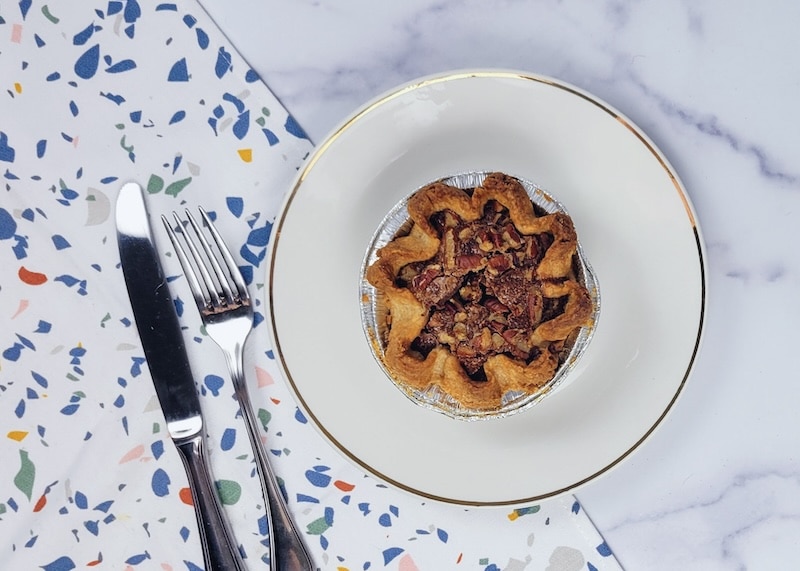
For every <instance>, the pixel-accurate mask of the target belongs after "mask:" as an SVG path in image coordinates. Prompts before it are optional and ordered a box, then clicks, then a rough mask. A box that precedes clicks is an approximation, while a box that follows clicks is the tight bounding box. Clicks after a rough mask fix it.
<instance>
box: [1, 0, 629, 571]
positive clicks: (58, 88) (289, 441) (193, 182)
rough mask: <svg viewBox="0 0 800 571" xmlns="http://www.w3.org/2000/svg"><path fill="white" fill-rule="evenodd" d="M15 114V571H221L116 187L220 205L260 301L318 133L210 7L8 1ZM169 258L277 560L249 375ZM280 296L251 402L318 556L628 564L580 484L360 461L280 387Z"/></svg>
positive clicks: (236, 470)
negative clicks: (185, 463) (447, 481)
mask: <svg viewBox="0 0 800 571" xmlns="http://www.w3.org/2000/svg"><path fill="white" fill-rule="evenodd" d="M0 118H1V119H0V177H1V178H2V189H0V267H2V268H3V270H2V273H1V274H0V276H2V277H0V312H2V318H1V319H2V323H3V327H2V328H0V424H2V426H0V428H1V429H2V430H1V431H0V457H2V459H3V462H1V463H0V538H2V539H0V561H2V562H3V567H4V568H8V569H44V570H45V571H70V570H72V569H87V568H95V567H96V568H97V569H120V570H125V571H131V570H134V569H160V570H164V571H178V570H183V571H194V570H198V569H202V568H203V561H202V555H201V550H200V545H199V543H198V535H197V531H196V523H195V517H194V512H193V508H192V506H191V504H192V499H191V494H190V492H189V489H188V488H187V481H186V477H185V474H184V471H183V467H182V465H181V463H180V460H179V459H178V456H177V454H176V452H175V449H174V447H173V445H172V442H171V441H170V440H169V437H168V435H167V433H166V430H165V426H164V420H163V416H162V414H161V411H160V408H159V405H158V401H157V399H156V397H155V394H154V392H153V387H152V382H151V380H150V376H149V371H148V369H147V367H146V363H145V359H144V356H143V351H142V348H141V345H140V342H139V339H138V337H137V335H136V331H135V327H134V326H133V321H132V315H131V311H130V305H129V302H128V300H127V296H126V294H125V287H124V282H123V278H122V275H121V272H120V269H119V260H118V253H117V244H116V238H115V228H114V223H113V216H112V212H113V205H114V201H115V197H116V193H117V191H118V189H119V187H120V186H121V185H122V184H123V183H124V182H126V181H128V180H136V181H139V182H140V183H141V184H142V185H143V186H144V187H145V188H146V189H147V191H148V193H149V203H150V207H151V211H152V213H153V214H154V215H157V214H159V213H162V212H164V213H166V212H169V211H171V210H173V209H182V208H183V207H191V208H195V207H196V206H197V205H201V204H202V205H203V206H204V207H205V208H206V209H207V210H209V211H210V212H211V214H212V216H213V217H214V218H215V219H216V220H217V225H218V227H219V229H220V231H221V232H222V233H223V235H225V236H226V237H227V238H228V240H229V242H230V243H231V244H232V245H233V246H234V249H235V250H236V253H237V254H238V257H239V259H240V261H241V263H242V271H243V272H244V274H245V276H246V278H247V280H248V283H249V284H250V287H251V288H252V293H253V295H254V297H255V298H256V299H259V300H260V298H261V297H262V295H263V292H264V288H263V275H264V274H265V268H264V263H265V256H266V250H267V245H268V243H269V239H270V234H271V230H272V220H273V219H274V216H275V214H276V212H277V209H278V207H279V205H280V203H281V200H282V197H283V194H284V192H285V190H286V189H287V188H288V186H289V184H290V182H291V179H292V178H293V177H294V175H295V173H296V170H297V169H298V167H299V166H300V165H301V163H302V162H303V160H304V159H305V158H306V157H307V156H308V154H309V152H310V151H311V144H310V142H309V141H308V140H307V138H306V137H305V135H304V133H303V130H302V129H301V127H300V126H299V125H298V124H297V122H296V121H295V120H294V119H293V118H292V117H291V116H290V115H288V113H287V112H286V110H285V109H283V108H282V106H281V105H280V103H279V102H278V101H277V100H276V99H275V97H274V96H273V95H272V93H271V92H270V91H269V90H268V89H267V87H266V86H265V85H264V84H263V83H262V82H261V81H260V79H259V77H258V76H257V74H256V73H255V72H253V70H251V69H249V67H248V66H247V64H246V63H245V62H244V61H243V60H242V59H241V58H240V57H239V56H238V54H237V53H236V51H235V50H234V49H233V47H232V46H231V45H230V44H229V43H228V42H227V40H226V39H225V38H224V37H223V36H222V34H221V33H220V32H219V31H218V30H217V29H216V27H215V26H214V24H213V22H211V21H210V20H209V19H208V17H207V16H206V15H205V13H204V11H203V10H202V8H201V7H200V6H199V5H198V4H196V3H195V2H193V1H192V0H181V1H178V2H145V1H137V0H110V1H103V2H99V1H97V0H95V1H94V2H91V1H89V2H80V3H76V4H70V5H69V7H67V6H66V5H64V4H58V3H56V4H45V3H42V2H35V1H33V0H21V1H19V2H6V3H3V4H2V5H0ZM157 237H158V232H157ZM158 239H161V238H160V237H158ZM161 243H162V245H163V240H162V242H161ZM164 254H165V258H164V259H165V265H166V268H167V271H168V273H169V275H170V282H171V283H172V286H173V288H174V289H173V293H174V295H175V301H176V306H177V307H178V310H179V313H180V314H181V316H182V320H183V324H184V326H185V332H186V337H187V341H188V345H189V350H190V352H191V357H192V359H193V367H194V370H195V371H196V372H198V371H199V372H202V374H201V375H198V388H199V391H200V394H201V401H202V405H203V407H204V410H205V411H206V419H207V422H208V432H209V437H208V438H209V448H210V453H211V455H212V464H213V470H214V474H215V478H216V481H217V488H218V491H219V493H220V496H221V498H222V501H223V503H224V505H225V509H226V511H227V513H228V514H229V516H230V518H231V521H232V524H233V527H234V531H235V533H236V536H237V539H238V540H239V542H240V543H241V548H242V550H243V552H244V553H245V555H246V561H247V564H248V568H249V569H252V570H255V569H268V568H269V562H268V550H267V545H268V541H269V540H268V537H267V527H266V521H265V518H264V514H263V500H262V498H261V497H260V486H259V483H258V479H257V476H256V473H255V469H254V465H253V463H252V459H253V456H252V452H251V451H250V449H249V444H248V439H247V438H246V436H245V435H244V434H242V431H243V430H244V426H243V422H242V419H241V415H240V414H239V412H238V410H237V408H236V405H235V402H234V400H233V398H232V389H231V386H230V382H229V380H228V378H227V373H226V367H225V364H224V362H223V361H222V356H221V354H220V353H219V351H218V350H217V348H216V346H215V345H214V344H213V343H212V342H211V341H209V340H208V339H207V337H206V336H205V333H204V331H203V329H202V327H201V326H200V323H199V319H198V316H197V315H196V312H195V311H194V304H193V303H192V301H191V298H190V297H189V294H188V291H187V290H186V287H185V283H183V278H182V277H181V275H180V270H179V266H177V261H176V260H174V258H173V257H171V255H170V252H169V251H168V250H166V249H165V250H164ZM261 307H262V306H259V307H257V308H256V309H257V311H258V315H257V319H256V322H257V326H256V330H255V332H254V334H253V336H252V337H251V343H250V345H249V352H248V355H247V363H246V366H247V368H248V375H249V379H250V382H251V388H252V397H253V400H254V402H255V404H256V406H257V408H258V418H259V421H260V424H261V426H262V427H263V431H264V432H263V439H264V444H265V446H267V448H268V449H269V451H270V453H271V456H272V460H273V464H274V467H275V470H276V472H277V473H278V475H279V477H280V480H281V485H282V487H283V490H284V492H285V494H286V497H287V498H288V501H289V505H290V509H291V511H292V513H293V515H294V517H295V519H296V522H297V524H298V526H299V529H300V530H301V531H302V533H303V535H304V537H305V539H306V542H307V544H308V546H309V548H310V550H311V553H312V556H313V559H314V561H315V563H316V565H317V566H318V568H320V569H336V570H339V571H356V570H362V571H363V570H368V569H373V570H377V569H391V570H398V571H415V570H427V569H480V570H486V571H491V570H500V569H503V570H505V571H520V570H523V569H549V570H551V571H559V570H560V571H569V570H575V571H577V570H579V569H617V568H618V564H617V562H616V560H615V559H614V556H613V554H612V553H611V551H610V549H609V547H608V546H607V545H606V544H605V542H604V541H603V539H602V538H601V537H600V536H599V534H598V533H597V532H596V530H595V529H594V528H593V527H592V525H591V523H590V522H589V520H588V518H586V516H585V515H584V513H583V511H582V509H581V508H580V506H579V505H578V504H577V503H576V502H574V499H572V498H567V499H566V500H554V501H550V502H545V503H543V504H541V505H535V506H527V507H523V508H519V509H510V508H509V509H503V508H498V509H490V510H465V509H460V508H455V507H443V506H439V505H431V504H428V503H425V502H423V501H421V500H418V499H416V498H413V497H410V496H408V495H405V494H403V493H400V492H398V491H395V490H393V489H390V488H387V487H385V486H384V485H382V484H381V483H380V482H377V481H375V480H374V479H372V478H371V477H368V476H366V475H364V474H362V473H360V472H358V471H357V470H356V469H355V468H354V467H353V466H351V465H350V464H349V463H347V462H345V461H344V460H343V459H342V458H341V457H339V456H338V454H337V453H336V452H335V451H334V450H333V449H332V448H331V447H330V446H328V445H327V444H326V443H325V442H324V441H323V440H322V439H321V438H320V437H319V435H318V434H317V432H316V431H315V430H314V429H313V427H312V426H310V424H309V423H308V422H307V420H306V418H305V417H304V415H303V414H302V412H301V411H300V410H299V409H298V408H297V406H296V405H295V403H294V402H293V400H292V398H291V396H290V394H289V392H288V390H287V388H286V386H285V385H284V383H283V382H282V381H281V380H280V373H279V372H278V369H277V368H276V366H275V364H274V361H273V355H272V352H271V351H270V350H269V345H268V333H267V331H266V324H264V323H263V315H262V310H261Z"/></svg>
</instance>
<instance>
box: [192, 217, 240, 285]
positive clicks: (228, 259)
mask: <svg viewBox="0 0 800 571" xmlns="http://www.w3.org/2000/svg"><path fill="white" fill-rule="evenodd" d="M200 215H201V216H202V217H203V221H204V222H205V224H206V226H208V230H209V232H211V237H212V238H213V239H214V243H215V244H216V245H217V248H219V251H220V253H221V254H222V257H223V259H224V260H225V265H226V266H227V268H228V273H229V274H230V276H231V278H232V279H233V283H234V285H235V286H236V290H237V293H236V294H235V296H234V299H236V300H237V301H238V300H241V301H249V300H250V294H249V293H248V291H247V284H245V283H244V278H243V277H242V272H240V271H239V267H238V266H237V265H236V261H235V260H234V259H233V256H232V255H231V251H230V250H229V249H228V246H227V244H225V241H224V240H223V239H222V236H220V234H219V232H218V231H217V228H216V227H215V226H214V223H213V222H212V221H211V218H209V216H208V213H207V212H206V211H205V210H204V209H203V207H202V206H201V207H200ZM215 267H218V266H215ZM220 271H221V269H220Z"/></svg>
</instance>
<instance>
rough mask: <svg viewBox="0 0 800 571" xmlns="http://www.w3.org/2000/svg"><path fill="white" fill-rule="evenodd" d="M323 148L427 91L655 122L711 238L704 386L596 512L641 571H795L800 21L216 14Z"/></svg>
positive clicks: (418, 5) (640, 15) (462, 6)
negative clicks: (571, 88) (503, 79)
mask: <svg viewBox="0 0 800 571" xmlns="http://www.w3.org/2000/svg"><path fill="white" fill-rule="evenodd" d="M203 5H204V6H205V7H206V9H207V10H208V11H209V12H210V14H211V15H212V17H213V18H214V19H215V21H216V22H217V23H218V24H219V25H220V27H221V28H222V30H223V31H224V32H226V34H227V35H228V36H229V38H230V39H231V41H232V43H233V44H234V45H235V46H236V47H237V48H238V49H239V50H240V51H241V53H242V54H243V55H244V57H245V58H246V59H247V60H248V62H249V63H250V64H251V65H252V66H253V67H254V68H255V69H256V71H258V72H259V73H260V74H261V76H262V77H263V78H264V79H265V81H266V83H267V84H268V85H269V86H270V88H271V89H272V90H273V91H274V92H275V93H276V94H277V95H278V96H279V97H280V98H281V100H282V101H283V103H284V104H285V105H286V106H287V107H288V108H289V110H290V111H291V112H292V113H293V114H294V115H295V117H296V118H297V120H298V121H299V122H300V124H301V125H302V126H303V127H304V128H305V129H306V130H307V131H308V133H309V134H310V135H311V138H312V140H314V141H315V142H320V141H321V140H322V139H323V138H324V137H325V135H326V134H327V133H328V132H329V131H330V130H331V129H333V128H334V127H335V126H336V125H337V124H338V123H339V122H340V121H342V120H344V119H345V118H346V117H347V115H349V114H350V113H351V112H353V111H354V110H355V109H356V108H357V107H359V106H360V105H362V104H364V103H365V102H367V101H368V100H370V99H372V98H374V97H376V96H378V95H379V94H380V93H382V92H383V91H385V90H387V89H389V88H392V87H394V86H395V85H397V84H400V83H404V82H406V81H409V80H412V79H414V78H416V77H419V76H422V75H426V74H430V73H434V72H440V71H445V70H451V69H459V68H480V67H493V68H513V69H520V70H527V71H530V72H534V73H539V74H544V75H550V76H553V77H556V78H558V79H561V80H564V81H567V82H569V83H572V84H574V85H576V86H577V87H579V88H582V89H585V90H587V91H589V92H591V93H593V94H595V95H597V96H598V97H600V98H602V99H604V100H606V101H607V102H608V103H610V104H611V105H613V106H614V107H616V108H617V109H619V110H620V111H621V112H622V113H623V114H625V115H626V116H628V117H630V118H631V119H632V120H633V121H634V122H636V123H637V124H638V125H639V126H640V127H642V128H643V129H644V131H645V132H646V133H647V134H648V136H649V137H650V138H651V139H652V140H653V141H654V142H655V144H656V145H657V146H658V147H659V148H660V149H661V150H662V151H663V152H664V154H665V155H666V157H667V158H668V160H669V161H670V162H671V163H672V164H673V166H674V167H675V169H676V171H677V172H678V173H679V175H680V177H681V178H682V181H683V182H684V184H685V186H686V188H687V191H688V193H689V195H690V197H691V199H692V202H693V204H694V206H695V208H696V211H697V214H698V218H699V222H700V226H701V229H702V234H703V237H704V239H705V241H706V255H707V258H708V259H707V262H708V265H707V270H708V272H709V276H708V282H709V291H708V307H707V311H706V315H705V320H706V331H705V337H704V342H703V347H702V350H701V352H700V354H699V355H698V359H697V363H696V368H695V372H694V374H693V375H692V377H691V378H690V380H689V383H688V385H687V388H686V390H685V392H684V394H683V395H682V397H681V399H680V400H679V402H678V405H677V406H676V407H675V408H674V410H673V411H672V412H671V414H670V415H669V417H668V419H667V421H666V422H665V423H664V424H663V425H662V426H661V427H660V428H659V429H658V430H657V431H656V432H655V433H654V434H653V435H652V437H651V438H650V440H649V441H648V442H647V443H646V444H645V445H644V446H642V447H641V449H640V450H638V451H637V452H636V453H635V454H634V455H632V457H631V458H630V459H629V460H627V461H626V462H624V463H623V464H622V465H620V466H618V467H617V468H616V469H614V470H613V471H612V472H611V473H609V474H607V475H606V476H604V477H603V478H601V479H599V480H597V481H595V482H593V483H591V484H589V485H588V486H586V487H585V488H583V489H581V490H580V492H579V493H578V497H579V499H580V500H581V502H582V504H583V505H584V508H585V509H586V510H587V512H588V513H589V514H590V515H591V517H592V519H593V521H594V522H595V524H596V525H597V526H598V528H599V529H600V531H601V532H602V533H603V534H604V536H605V537H606V539H607V540H608V542H609V544H610V545H611V547H612V548H613V550H614V552H615V554H616V556H617V557H618V558H619V560H620V561H621V562H622V564H623V565H624V566H626V568H629V569H697V570H716V569H720V570H722V569H726V570H727V569H777V568H788V567H791V566H792V565H795V564H796V561H797V559H798V556H800V539H798V538H800V452H798V451H800V415H798V414H797V406H798V404H797V403H799V402H800V383H799V382H798V381H797V378H798V373H797V365H796V359H795V355H796V353H797V349H796V345H797V339H798V333H797V330H798V328H797V323H798V321H800V295H798V292H800V254H798V244H800V224H798V216H800V105H798V102H799V101H800V67H798V66H797V65H796V62H795V61H794V60H796V58H797V54H800V34H798V33H797V23H798V22H800V4H797V3H794V2H790V1H789V0H772V1H770V2H767V3H762V4H756V3H751V4H743V3H738V4H736V5H735V6H734V5H731V4H730V3H728V2H724V1H722V0H713V1H709V2H704V3H695V2H690V1H688V0H684V1H682V2H671V3H667V2H656V1H654V0H646V1H607V2H596V3H591V4H590V3H567V2H558V1H554V0H546V1H539V2H522V1H512V0H493V1H489V2H479V1H477V0H471V1H466V2H455V1H438V2H437V1H429V0H413V1H409V2H403V3H399V2H396V3H381V4H376V3H374V2H366V1H363V0H362V1H357V0H349V1H344V2H338V3H323V2H312V1H296V2H267V3H263V2H257V1H256V0H247V1H240V2H237V3H233V4H232V3H228V2H223V1H221V0H204V1H203Z"/></svg>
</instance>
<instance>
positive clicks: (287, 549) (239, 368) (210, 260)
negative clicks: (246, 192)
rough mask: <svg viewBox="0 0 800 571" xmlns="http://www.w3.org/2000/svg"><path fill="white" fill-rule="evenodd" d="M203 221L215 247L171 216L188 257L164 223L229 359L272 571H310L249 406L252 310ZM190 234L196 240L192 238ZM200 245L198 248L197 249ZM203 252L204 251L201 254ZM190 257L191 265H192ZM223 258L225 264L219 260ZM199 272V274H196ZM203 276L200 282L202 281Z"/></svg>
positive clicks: (209, 327) (229, 259)
mask: <svg viewBox="0 0 800 571" xmlns="http://www.w3.org/2000/svg"><path fill="white" fill-rule="evenodd" d="M199 210H200V216H201V218H202V220H203V222H204V223H205V226H206V227H207V228H208V231H209V233H210V235H211V238H212V239H213V243H214V245H215V246H216V250H217V251H218V252H219V255H217V254H215V253H214V250H213V248H212V245H211V243H210V242H209V240H208V239H207V238H206V237H205V234H204V233H203V230H202V228H201V227H200V224H198V222H197V221H196V220H195V218H194V217H193V216H192V214H191V213H190V212H189V210H188V209H186V219H187V220H188V226H190V227H191V229H192V231H191V232H188V231H187V227H186V225H184V224H183V223H182V222H181V219H180V218H179V217H178V214H177V213H175V212H173V213H172V216H173V218H174V219H175V222H176V224H177V226H176V229H177V231H178V233H180V234H181V235H182V236H183V241H184V242H185V243H186V246H187V248H188V251H189V253H188V254H187V253H186V250H185V249H184V247H183V246H182V245H181V243H180V242H179V241H178V237H177V234H176V232H175V230H173V228H172V226H171V224H170V222H169V220H168V219H167V217H166V216H163V215H162V216H161V221H162V222H163V223H164V227H165V228H166V230H167V234H168V236H169V239H170V241H171V242H172V245H173V247H174V249H175V253H176V255H177V257H178V260H179V262H180V264H181V267H182V268H183V272H184V274H185V276H186V280H187V282H188V283H189V289H190V290H191V292H192V296H193V297H194V300H195V302H196V304H197V309H198V310H199V311H200V317H201V320H202V322H203V324H204V325H205V329H206V333H207V334H208V336H209V337H211V339H213V340H214V341H215V342H216V343H217V345H219V347H220V348H221V349H222V351H223V353H224V354H225V360H226V362H227V365H228V369H229V371H230V376H231V380H232V382H233V389H234V394H235V396H236V399H237V400H238V402H239V407H240V408H241V410H242V416H243V417H244V420H245V426H246V427H247V434H248V436H249V438H250V445H251V446H252V448H253V451H254V453H255V458H256V469H257V471H258V476H259V479H260V481H261V490H262V492H263V494H264V498H265V500H266V501H265V505H266V512H267V522H268V524H269V550H270V551H269V553H270V569H273V570H276V571H306V570H309V571H310V570H312V569H313V568H314V567H313V565H312V564H311V559H310V557H309V554H308V552H307V551H306V549H305V546H304V545H303V542H302V540H301V538H300V535H299V534H298V532H297V529H296V527H295V525H294V522H293V521H292V519H291V517H290V516H289V511H288V509H287V507H286V503H285V502H284V499H283V494H282V493H281V490H280V488H279V486H278V480H277V478H276V477H275V473H274V472H273V471H272V467H271V466H270V463H269V459H268V458H267V454H266V451H265V448H264V446H263V445H262V443H261V438H260V432H259V427H258V424H257V422H256V415H255V414H254V412H253V407H252V405H251V402H250V396H249V393H248V391H247V383H246V379H245V375H244V345H245V342H246V340H247V337H248V336H249V334H250V331H251V330H252V328H253V305H252V303H251V300H250V295H249V293H248V291H247V285H246V284H245V282H244V278H243V277H242V274H241V272H240V271H239V268H238V267H237V265H236V263H235V261H234V259H233V256H232V255H231V253H230V250H228V247H227V246H226V245H225V242H224V241H223V239H222V237H221V236H220V234H219V232H218V231H217V229H216V228H215V227H214V224H213V223H212V221H211V219H210V218H209V216H208V213H207V212H206V211H205V210H204V209H203V208H202V207H200V209H199ZM192 235H193V236H194V238H192ZM197 244H199V247H198V245H197ZM201 250H202V252H201ZM190 256H191V262H190V260H189V258H190ZM220 258H221V261H220ZM195 268H196V269H197V272H195ZM198 273H199V277H198Z"/></svg>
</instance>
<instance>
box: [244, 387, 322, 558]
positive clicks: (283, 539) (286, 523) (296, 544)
mask: <svg viewBox="0 0 800 571" xmlns="http://www.w3.org/2000/svg"><path fill="white" fill-rule="evenodd" d="M234 384H235V385H236V386H239V387H242V388H243V390H240V391H237V394H238V397H239V405H240V407H241V409H242V413H243V415H244V418H245V422H246V424H247V433H248V436H250V444H251V445H252V447H253V450H254V451H255V455H256V466H257V468H258V475H259V477H260V478H261V487H262V488H263V491H264V494H265V495H266V499H267V503H268V505H269V515H270V518H271V520H272V527H271V532H272V536H271V537H270V544H271V545H272V548H273V549H274V553H275V559H276V565H275V566H274V567H272V569H274V570H275V571H313V570H314V569H315V567H314V566H313V565H312V563H311V558H310V556H309V554H308V552H307V551H306V548H305V546H304V545H303V540H302V539H301V538H300V534H299V533H298V532H297V528H296V527H295V525H294V522H293V521H292V518H291V516H290V515H289V510H288V508H287V507H286V502H285V501H284V499H283V493H282V492H281V490H280V486H279V485H278V479H277V478H276V477H275V473H274V472H273V471H272V467H271V466H270V463H269V458H268V457H267V453H266V451H265V448H264V445H263V444H262V442H261V439H260V437H259V435H260V431H259V427H258V424H257V423H256V418H255V414H254V413H253V407H252V406H251V404H250V398H249V396H248V394H247V391H246V389H244V385H243V384H237V383H234Z"/></svg>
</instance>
